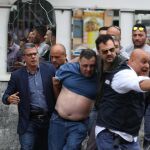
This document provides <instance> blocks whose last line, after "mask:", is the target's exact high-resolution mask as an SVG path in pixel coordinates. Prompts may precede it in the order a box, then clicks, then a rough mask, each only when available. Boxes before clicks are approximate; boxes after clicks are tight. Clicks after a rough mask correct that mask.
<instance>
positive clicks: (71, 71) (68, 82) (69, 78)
mask: <svg viewBox="0 0 150 150" xmlns="http://www.w3.org/2000/svg"><path fill="white" fill-rule="evenodd" d="M56 78H58V80H60V81H61V83H62V85H63V86H65V87H66V88H67V89H69V90H70V91H72V92H74V93H77V94H79V95H82V96H85V97H87V98H90V99H92V100H95V98H96V93H97V87H98V83H97V74H96V72H95V73H94V74H93V76H92V77H85V76H83V75H82V74H81V72H80V66H79V63H78V62H76V63H66V64H64V65H62V66H61V67H60V68H59V69H58V70H57V71H56Z"/></svg>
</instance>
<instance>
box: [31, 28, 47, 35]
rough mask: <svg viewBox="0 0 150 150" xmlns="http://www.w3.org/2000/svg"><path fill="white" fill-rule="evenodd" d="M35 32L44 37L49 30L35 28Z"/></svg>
mask: <svg viewBox="0 0 150 150" xmlns="http://www.w3.org/2000/svg"><path fill="white" fill-rule="evenodd" d="M33 30H36V31H37V32H38V33H39V34H40V35H41V36H42V37H44V36H45V34H46V32H47V28H46V26H42V25H41V26H35V27H34V28H33Z"/></svg>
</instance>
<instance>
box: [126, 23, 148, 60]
mask: <svg viewBox="0 0 150 150" xmlns="http://www.w3.org/2000/svg"><path fill="white" fill-rule="evenodd" d="M146 39H147V30H146V27H145V26H144V25H143V24H135V25H134V26H133V28H132V41H133V44H132V45H130V46H128V47H127V48H126V49H125V51H126V52H127V53H128V55H129V57H130V55H131V53H132V51H133V50H134V49H135V48H141V49H143V50H144V51H146V52H148V53H150V46H149V45H148V44H146Z"/></svg>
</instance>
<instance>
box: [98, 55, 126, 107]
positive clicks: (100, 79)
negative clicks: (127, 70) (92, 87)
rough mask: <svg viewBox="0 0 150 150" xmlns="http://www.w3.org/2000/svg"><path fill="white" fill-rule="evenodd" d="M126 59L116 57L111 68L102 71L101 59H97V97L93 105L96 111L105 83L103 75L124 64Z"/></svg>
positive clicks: (119, 56)
mask: <svg viewBox="0 0 150 150" xmlns="http://www.w3.org/2000/svg"><path fill="white" fill-rule="evenodd" d="M126 60H127V59H126V58H125V57H123V56H121V55H117V56H116V58H115V60H114V61H113V63H112V65H111V67H110V68H109V70H107V71H104V70H103V61H102V60H101V58H100V57H99V58H98V61H97V62H98V65H97V68H98V69H97V70H98V83H99V84H98V85H99V86H98V92H97V97H96V103H95V108H96V109H98V107H99V105H100V101H101V97H102V93H103V86H104V81H105V75H106V74H107V73H111V72H112V71H114V70H115V69H117V68H118V67H119V66H120V65H121V64H122V63H124V62H125V61H126Z"/></svg>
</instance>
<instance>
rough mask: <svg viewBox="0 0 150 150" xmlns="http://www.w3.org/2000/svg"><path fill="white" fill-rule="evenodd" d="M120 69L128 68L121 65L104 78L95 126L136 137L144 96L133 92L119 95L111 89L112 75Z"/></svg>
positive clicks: (142, 113)
mask: <svg viewBox="0 0 150 150" xmlns="http://www.w3.org/2000/svg"><path fill="white" fill-rule="evenodd" d="M122 69H130V68H129V67H128V66H127V65H126V64H122V65H121V66H120V67H119V68H118V69H117V70H116V71H114V73H108V74H107V75H106V76H105V81H106V80H107V83H104V91H103V97H102V99H101V104H100V106H99V111H98V117H97V125H99V126H102V127H106V128H107V129H113V130H116V131H122V132H125V133H128V134H130V135H133V136H137V135H138V131H139V129H140V125H141V121H142V118H143V115H144V110H145V102H144V94H143V93H142V92H136V91H133V90H131V91H129V92H127V93H125V94H120V93H117V92H116V91H114V90H113V89H112V88H111V81H112V79H113V76H114V74H115V73H117V72H118V71H120V70H122ZM108 81H109V82H110V84H108Z"/></svg>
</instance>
